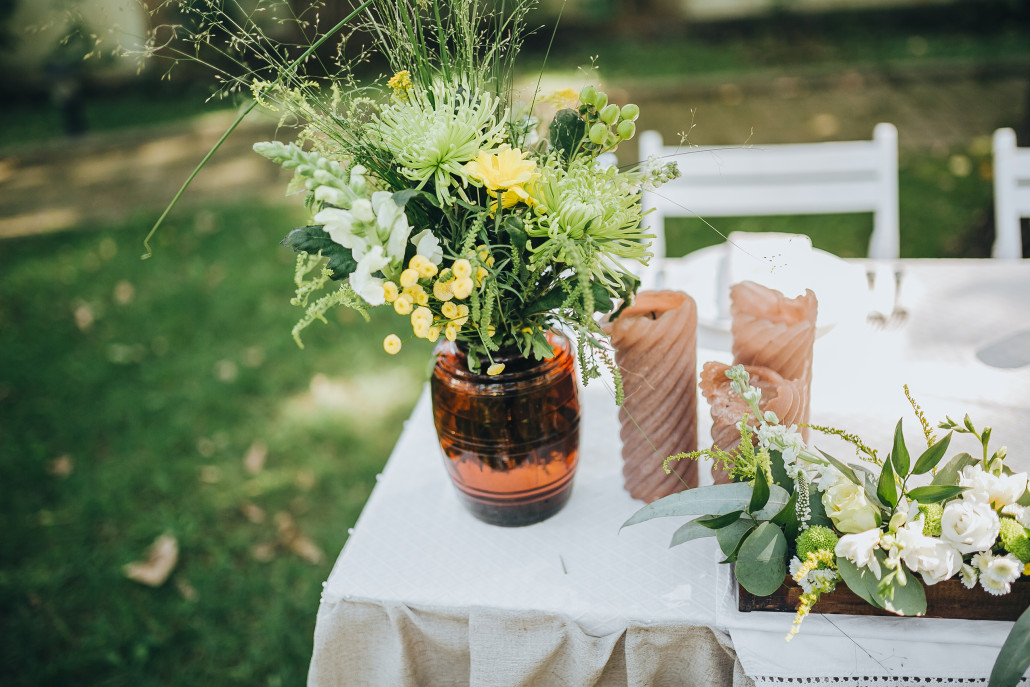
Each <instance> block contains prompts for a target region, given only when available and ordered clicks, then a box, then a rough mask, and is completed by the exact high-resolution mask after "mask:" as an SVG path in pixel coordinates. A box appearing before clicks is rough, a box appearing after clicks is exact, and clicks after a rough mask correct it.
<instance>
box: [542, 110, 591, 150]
mask: <svg viewBox="0 0 1030 687" xmlns="http://www.w3.org/2000/svg"><path fill="white" fill-rule="evenodd" d="M584 133H586V122H584V121H583V118H582V117H580V116H579V112H577V111H576V110H571V109H565V110H558V112H557V113H556V114H555V115H554V119H553V120H551V126H550V128H549V131H548V138H549V139H550V141H551V147H552V148H554V149H555V150H557V151H558V152H559V153H560V154H561V156H562V158H563V159H564V160H565V161H566V162H567V161H568V160H569V159H570V158H571V157H572V154H573V153H574V152H575V150H576V148H577V147H578V146H579V144H580V142H581V141H582V140H583V134H584Z"/></svg>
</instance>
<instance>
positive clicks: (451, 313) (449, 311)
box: [440, 301, 458, 320]
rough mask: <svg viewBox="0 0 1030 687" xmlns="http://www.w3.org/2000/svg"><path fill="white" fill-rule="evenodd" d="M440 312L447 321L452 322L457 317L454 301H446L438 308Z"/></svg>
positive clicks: (456, 307)
mask: <svg viewBox="0 0 1030 687" xmlns="http://www.w3.org/2000/svg"><path fill="white" fill-rule="evenodd" d="M440 312H441V313H442V314H443V316H444V317H446V318H447V319H448V320H453V319H454V318H456V317H457V316H458V306H456V305H455V304H454V301H447V302H446V303H444V304H443V305H442V306H441V307H440Z"/></svg>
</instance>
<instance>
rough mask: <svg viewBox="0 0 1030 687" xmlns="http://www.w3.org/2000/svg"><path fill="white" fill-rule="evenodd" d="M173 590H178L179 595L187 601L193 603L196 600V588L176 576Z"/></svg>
mask: <svg viewBox="0 0 1030 687" xmlns="http://www.w3.org/2000/svg"><path fill="white" fill-rule="evenodd" d="M175 588H176V590H178V592H179V595H180V596H181V597H182V598H184V599H186V600H187V601H190V602H193V601H196V600H197V598H198V594H197V589H196V587H194V586H193V585H192V584H190V583H189V581H188V580H184V579H183V578H182V577H180V576H178V575H176V576H175Z"/></svg>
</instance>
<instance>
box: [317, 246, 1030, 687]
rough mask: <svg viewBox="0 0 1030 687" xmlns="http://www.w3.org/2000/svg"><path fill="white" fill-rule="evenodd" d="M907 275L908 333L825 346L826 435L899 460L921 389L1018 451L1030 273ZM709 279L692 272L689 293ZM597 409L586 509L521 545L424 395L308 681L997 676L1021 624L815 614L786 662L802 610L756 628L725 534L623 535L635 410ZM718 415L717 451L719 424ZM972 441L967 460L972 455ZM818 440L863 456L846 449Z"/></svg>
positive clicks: (595, 392)
mask: <svg viewBox="0 0 1030 687" xmlns="http://www.w3.org/2000/svg"><path fill="white" fill-rule="evenodd" d="M902 265H903V268H904V272H905V279H904V281H903V299H902V302H903V304H904V306H905V307H906V309H907V310H908V312H909V314H908V318H907V320H906V322H905V325H904V326H903V327H901V328H898V329H894V330H891V331H876V330H872V329H870V328H869V327H868V326H867V325H866V324H865V313H864V312H857V313H855V317H854V318H851V319H848V318H839V320H840V321H837V322H835V323H833V327H832V328H831V329H830V330H829V331H828V332H827V333H826V334H825V335H824V336H822V337H821V338H820V339H818V341H817V342H816V353H815V370H816V372H815V381H814V383H813V390H812V421H813V422H815V423H819V424H828V425H834V426H839V427H843V428H846V429H848V430H849V431H852V432H855V433H858V434H860V435H862V436H863V437H864V438H865V439H866V440H867V442H868V443H870V444H873V445H875V446H883V447H884V450H886V447H887V446H888V442H889V441H890V438H891V436H892V434H893V428H894V425H895V423H896V422H897V419H898V418H899V417H901V416H905V417H907V418H910V419H906V430H907V434H911V438H910V445H916V443H917V442H918V441H919V440H920V438H921V432H920V430H919V427H918V423H917V422H915V421H914V418H912V416H911V413H910V411H909V408H908V403H907V401H906V400H905V397H904V394H903V392H902V389H901V385H902V384H904V383H907V384H909V386H910V388H911V389H912V391H913V393H914V394H915V395H916V397H917V399H918V400H919V401H920V402H921V403H922V405H923V407H924V409H925V410H926V412H927V414H928V415H929V416H930V417H931V418H934V419H936V418H941V419H942V418H943V417H944V415H945V414H950V415H951V416H952V417H956V416H957V417H961V415H962V414H963V413H966V412H968V413H969V414H970V415H971V416H972V418H973V419H974V421H975V422H977V423H978V424H981V425H982V424H990V425H992V426H993V428H994V441H995V442H996V443H997V445H1002V444H1008V445H1009V446H1010V447H1018V446H1020V439H1022V438H1023V437H1026V436H1028V435H1030V366H1027V365H1022V366H1013V362H1018V361H1019V360H1020V356H1030V350H1028V349H1027V347H1026V344H1027V342H1030V337H1023V338H1021V336H1022V334H1021V332H1030V264H1025V263H1007V262H1000V261H999V262H988V261H972V260H971V261H904V262H903V263H902ZM697 278H700V277H697ZM689 282H690V279H689V278H688V277H681V281H680V283H681V284H684V285H686V286H687V290H688V292H689V290H690V289H689ZM711 334H712V336H707V335H705V334H704V332H702V338H701V342H702V344H703V345H713V343H712V342H713V341H714V342H715V344H714V345H715V346H716V347H715V348H702V350H700V351H699V355H698V360H699V362H703V361H705V360H711V359H719V360H724V361H725V360H728V358H729V354H728V352H727V351H725V350H719V348H718V341H719V335H718V332H711ZM1013 342H1014V343H1013ZM992 346H993V347H994V349H997V350H994V349H991V347H992ZM989 349H990V350H994V353H989V354H988V355H987V356H986V358H987V360H989V361H992V362H993V364H994V365H998V364H999V360H1000V361H1001V364H1003V365H1005V367H995V366H991V365H988V364H986V363H984V362H982V360H981V359H980V358H983V357H984V353H983V351H984V350H989ZM999 350H1000V351H1001V352H1000V353H999V352H998V351H999ZM978 352H979V354H980V358H978ZM992 355H993V357H992ZM1027 361H1028V362H1030V358H1027ZM582 401H583V430H582V438H581V451H580V465H579V469H578V472H577V476H576V482H575V486H574V490H573V495H572V499H571V500H570V502H569V504H568V505H567V506H566V507H565V509H564V510H562V511H561V512H560V513H559V514H557V515H556V516H554V517H553V518H551V519H549V520H547V521H545V522H543V523H539V524H537V525H533V526H530V527H525V528H517V529H505V528H497V527H492V526H489V525H486V524H483V523H480V522H479V521H477V520H475V519H474V518H473V517H471V516H470V515H468V514H467V513H466V512H465V511H464V509H463V508H462V506H461V505H460V504H459V502H458V500H457V498H456V496H455V493H454V490H453V487H451V485H450V484H449V482H448V479H447V476H446V474H445V470H444V468H443V465H442V460H443V458H442V456H441V454H440V451H439V448H438V445H437V442H436V437H435V432H434V430H433V426H432V418H431V413H430V408H429V400H428V396H427V394H423V397H422V398H421V399H420V401H419V403H418V405H417V406H416V408H415V410H414V412H413V414H412V416H411V418H410V419H409V421H408V423H407V425H406V427H405V430H404V433H403V435H402V437H401V439H400V441H399V442H398V444H397V446H396V448H395V450H394V453H393V455H392V456H391V458H390V461H389V463H388V464H387V467H386V468H385V470H384V472H383V474H382V476H381V479H380V481H379V484H378V485H377V487H376V489H375V490H374V492H373V494H372V496H371V498H370V499H369V502H368V504H367V505H366V507H365V510H364V511H363V513H362V515H361V518H360V519H359V521H358V524H357V526H356V528H355V531H354V532H353V534H352V536H351V537H350V539H349V540H348V542H347V545H346V546H345V548H344V550H343V552H342V553H341V555H340V558H339V559H338V560H337V563H336V566H335V567H334V569H333V572H332V574H331V575H330V577H329V580H328V581H327V582H326V584H325V589H324V593H323V599H322V603H321V605H320V607H319V612H318V619H317V624H316V629H315V649H314V654H313V657H312V662H311V669H310V673H309V684H312V685H423V684H428V685H447V684H472V685H564V684H568V685H595V684H596V685H620V686H621V685H663V684H668V685H694V684H696V685H718V684H735V685H747V684H750V683H751V681H752V680H757V681H758V682H760V683H764V682H765V681H766V680H771V681H772V682H773V683H775V682H776V681H777V680H780V681H782V680H783V679H784V678H798V677H801V678H813V677H818V678H820V679H827V680H829V679H836V680H839V681H842V683H844V684H866V683H864V682H854V681H851V679H852V678H861V679H865V677H869V682H868V684H895V683H897V684H918V682H907V683H903V682H901V680H902V679H903V678H905V677H917V678H926V677H931V676H934V677H936V676H941V677H953V678H954V677H960V678H966V679H970V680H978V679H982V678H986V676H987V674H989V671H990V666H991V664H992V663H993V657H994V656H996V655H997V651H998V648H999V647H1000V644H1001V641H1002V640H1003V639H1004V636H1005V635H1006V634H1007V632H1008V628H1009V627H1011V623H990V622H980V623H973V622H972V621H953V622H948V621H935V620H923V619H894V618H846V619H840V618H839V617H834V618H833V621H832V623H831V622H829V621H825V620H823V619H821V618H818V617H812V618H810V619H809V620H808V621H806V625H805V627H804V628H803V630H802V633H801V635H800V636H799V637H797V638H795V639H794V641H792V642H791V644H790V645H789V646H790V649H789V652H790V653H788V650H787V649H786V647H787V645H786V644H785V643H784V642H783V636H784V635H785V634H786V632H787V631H788V630H789V628H790V621H791V616H790V615H789V614H765V613H750V614H740V613H737V612H736V611H735V610H734V601H733V599H732V596H731V593H730V591H731V590H732V586H731V585H730V584H729V583H728V581H727V580H728V579H729V577H728V569H727V568H726V567H723V566H718V565H717V564H716V560H717V558H716V555H715V551H714V549H713V546H712V543H711V540H704V541H698V542H691V543H688V544H686V545H683V546H678V547H675V548H673V549H669V548H667V546H668V541H669V537H670V536H671V533H672V531H673V530H674V529H675V528H676V527H677V526H678V525H680V524H681V522H680V521H678V519H666V520H659V521H652V522H649V523H644V524H641V525H636V526H634V527H630V528H627V529H625V530H622V531H621V532H620V531H619V527H620V525H621V524H622V523H623V522H624V521H625V520H626V519H627V518H628V517H629V516H630V515H631V514H632V513H634V512H635V511H636V510H637V509H638V508H639V507H640V506H641V505H642V504H641V503H640V502H637V501H634V500H633V499H631V498H630V497H629V495H628V494H626V493H625V492H624V491H623V490H622V478H621V472H620V471H621V459H620V457H619V440H618V421H617V413H616V408H615V406H614V404H613V402H612V398H611V393H610V390H609V389H608V388H606V386H605V385H603V384H598V383H593V384H591V385H590V386H588V387H587V388H586V389H584V390H583V394H582ZM699 405H700V417H699V420H700V436H702V437H705V436H707V432H708V429H709V427H710V420H709V418H708V416H707V412H708V411H707V406H706V405H705V404H704V403H703V402H702V403H701V404H699ZM963 439H965V437H957V438H956V440H955V441H954V442H953V447H955V449H958V448H959V447H960V446H963V447H964V448H967V449H968V448H969V447H968V446H965V445H964V444H963V441H962V440H963ZM817 445H819V446H827V447H829V448H830V449H832V450H833V451H836V454H837V455H838V456H839V457H842V458H845V459H846V458H848V457H849V454H848V453H847V449H841V448H840V447H839V446H835V445H834V443H833V442H832V441H823V440H819V441H818V442H817ZM1012 454H1013V455H1012V456H1011V457H1010V463H1011V464H1012V465H1013V467H1016V468H1020V469H1027V468H1030V454H1026V453H1025V452H1023V451H1018V450H1016V451H1013V452H1012ZM841 620H844V621H846V622H845V624H844V625H843V626H842V623H841ZM848 623H851V624H850V625H849V624H848ZM954 623H957V625H955V627H957V628H959V630H960V631H961V632H966V633H968V632H972V633H973V635H972V636H975V637H976V640H975V642H968V641H967V642H965V643H961V644H958V645H955V646H951V647H947V648H946V649H944V650H943V651H936V652H934V651H931V652H929V653H927V646H930V645H933V644H935V643H937V642H938V641H939V640H942V639H946V638H947V637H950V636H952V634H950V633H951V629H950V625H952V624H954ZM967 623H968V624H967ZM946 626H949V627H946ZM842 627H843V628H844V630H845V632H846V635H847V636H845V634H844V633H842V632H841V628H842ZM915 628H918V629H919V632H918V633H916V634H911V633H910V634H909V635H908V639H911V640H917V641H912V642H907V641H904V640H898V641H894V639H892V637H893V635H892V634H891V633H894V632H898V633H901V634H904V633H906V632H909V631H910V630H911V629H915ZM984 628H987V629H984ZM924 630H925V632H926V633H932V634H923V632H924ZM883 633H886V634H883ZM881 634H883V636H884V637H887V638H888V639H889V640H890V652H888V654H879V653H878V652H879V651H880V647H881V645H880V644H877V645H875V646H872V645H869V646H863V641H864V640H863V639H862V637H868V638H869V639H870V641H871V640H872V639H873V638H874V637H875V636H878V635H881ZM966 636H970V635H969V634H967V635H966ZM730 637H732V647H735V648H736V652H734V649H733V648H732V647H731V644H730V641H729V639H730ZM849 637H850V638H849ZM853 640H854V641H853ZM918 642H926V645H925V646H924V645H923V644H920V643H918ZM881 644H882V642H881ZM978 647H979V648H978ZM867 652H868V654H871V655H872V658H871V659H870V660H869V661H866V660H865V659H863V658H862V657H863V656H866V655H867ZM787 657H791V658H787ZM794 657H801V658H794ZM938 657H939V658H940V660H937V659H938ZM745 672H746V673H747V674H748V675H749V676H750V677H746V676H745V675H744V673H745ZM873 677H875V678H876V679H880V678H883V679H884V680H886V681H883V682H872V679H873Z"/></svg>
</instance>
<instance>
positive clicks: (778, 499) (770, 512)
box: [751, 484, 790, 520]
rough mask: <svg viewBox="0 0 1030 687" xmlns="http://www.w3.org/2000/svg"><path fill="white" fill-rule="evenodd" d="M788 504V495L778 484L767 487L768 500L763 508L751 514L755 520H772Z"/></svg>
mask: <svg viewBox="0 0 1030 687" xmlns="http://www.w3.org/2000/svg"><path fill="white" fill-rule="evenodd" d="M789 502H790V494H788V493H787V490H786V489H784V488H783V487H781V486H780V485H778V484H770V485H769V500H768V501H766V503H765V507H764V508H762V509H761V510H759V511H755V512H754V513H752V514H751V517H752V518H754V519H755V520H772V519H773V518H774V517H776V514H777V513H779V512H780V511H781V510H783V507H784V506H786V505H787V503H789Z"/></svg>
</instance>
